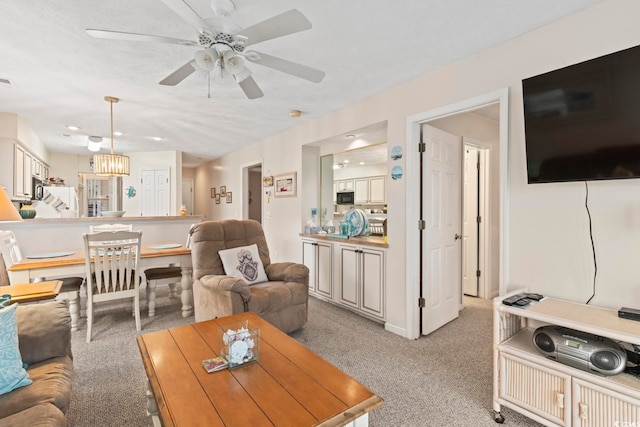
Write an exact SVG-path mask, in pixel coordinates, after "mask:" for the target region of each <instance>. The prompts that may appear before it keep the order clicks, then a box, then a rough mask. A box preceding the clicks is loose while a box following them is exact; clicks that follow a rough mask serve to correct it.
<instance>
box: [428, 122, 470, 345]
mask: <svg viewBox="0 0 640 427" xmlns="http://www.w3.org/2000/svg"><path fill="white" fill-rule="evenodd" d="M422 141H423V142H424V143H425V153H424V154H423V174H422V176H423V178H422V204H423V205H422V211H423V215H424V216H423V219H424V220H425V221H426V228H425V230H424V232H423V234H424V236H423V241H422V248H421V249H422V259H421V263H422V287H423V288H422V295H423V297H424V299H425V306H424V308H423V309H422V333H423V334H425V335H426V334H429V333H431V332H433V331H435V330H436V329H438V328H439V327H441V326H443V325H444V324H446V323H448V322H450V321H451V320H453V319H455V318H456V317H458V309H459V301H460V269H461V268H460V265H461V244H460V238H459V236H460V234H461V231H462V230H461V228H462V227H461V225H462V218H461V217H462V212H461V199H462V195H461V192H462V190H461V185H460V175H461V172H462V169H461V162H462V159H461V155H460V145H461V143H460V139H459V138H458V137H457V136H455V135H452V134H449V133H447V132H444V131H442V130H439V129H437V128H434V127H432V126H429V125H426V124H425V125H422Z"/></svg>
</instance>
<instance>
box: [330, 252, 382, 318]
mask: <svg viewBox="0 0 640 427" xmlns="http://www.w3.org/2000/svg"><path fill="white" fill-rule="evenodd" d="M338 253H339V256H340V259H339V268H338V271H339V274H340V277H339V290H340V291H339V296H338V302H340V303H341V304H343V305H346V306H348V307H351V308H354V309H356V310H358V311H360V312H362V313H364V314H366V315H368V316H373V317H376V318H378V319H384V318H385V313H384V287H385V286H384V285H385V271H384V269H385V261H384V256H385V253H384V251H380V250H376V249H371V248H368V247H363V246H355V245H347V244H340V245H338Z"/></svg>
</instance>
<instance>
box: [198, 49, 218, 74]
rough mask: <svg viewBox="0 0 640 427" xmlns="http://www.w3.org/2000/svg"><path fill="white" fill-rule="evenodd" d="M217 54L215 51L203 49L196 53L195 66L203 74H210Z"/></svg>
mask: <svg viewBox="0 0 640 427" xmlns="http://www.w3.org/2000/svg"><path fill="white" fill-rule="evenodd" d="M217 60H218V52H216V50H215V49H211V48H209V49H204V50H199V51H197V52H196V56H195V61H196V65H197V66H198V67H199V68H200V69H201V70H202V71H205V72H211V71H213V70H214V68H215V67H216V61H217Z"/></svg>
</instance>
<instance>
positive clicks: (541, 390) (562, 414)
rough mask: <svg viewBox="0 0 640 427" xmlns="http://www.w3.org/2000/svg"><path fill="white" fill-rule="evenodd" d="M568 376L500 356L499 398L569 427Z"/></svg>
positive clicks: (505, 355) (506, 355) (569, 391)
mask: <svg viewBox="0 0 640 427" xmlns="http://www.w3.org/2000/svg"><path fill="white" fill-rule="evenodd" d="M570 385H571V377H570V376H569V375H566V374H563V373H561V372H557V371H554V370H552V369H548V368H546V367H544V366H542V365H536V364H534V363H531V362H528V361H526V360H523V359H520V358H518V357H514V356H511V355H510V354H505V353H501V354H500V397H501V398H502V399H504V400H506V401H509V402H511V403H513V404H515V405H518V406H519V407H521V408H523V409H525V410H526V411H529V412H531V413H533V414H536V415H538V416H540V417H542V418H545V419H547V420H549V421H551V422H553V423H555V424H557V425H560V426H567V427H568V426H570V425H571V410H570V408H571V386H570Z"/></svg>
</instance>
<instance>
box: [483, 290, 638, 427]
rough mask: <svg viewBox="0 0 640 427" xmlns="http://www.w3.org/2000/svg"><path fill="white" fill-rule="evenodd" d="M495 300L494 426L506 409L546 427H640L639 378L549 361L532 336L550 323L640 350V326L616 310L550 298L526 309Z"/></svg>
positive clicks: (501, 298)
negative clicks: (629, 344)
mask: <svg viewBox="0 0 640 427" xmlns="http://www.w3.org/2000/svg"><path fill="white" fill-rule="evenodd" d="M519 292H523V290H519V291H516V292H513V293H510V294H507V295H503V296H500V297H497V298H495V299H494V302H493V307H494V309H493V312H494V334H493V335H494V338H493V339H494V343H493V344H494V384H493V409H494V412H495V421H496V422H497V423H502V422H504V417H503V416H502V414H501V413H500V409H501V406H506V407H508V408H511V409H513V410H515V411H517V412H520V413H522V414H523V415H525V416H527V417H529V418H531V419H533V420H535V421H537V422H539V423H542V424H544V425H546V426H567V427H568V426H578V427H586V426H589V427H611V426H617V425H620V426H623V425H625V426H627V425H628V426H631V425H633V426H640V379H639V378H636V377H635V376H632V375H630V374H626V373H621V374H618V375H613V376H600V375H596V374H593V373H590V372H586V371H582V370H579V369H576V368H573V367H571V366H567V365H564V364H562V363H559V362H556V361H554V360H550V359H547V358H546V357H544V356H543V355H542V354H541V353H540V352H538V350H537V349H536V348H535V346H534V345H533V340H532V336H533V332H534V330H535V329H536V328H537V327H538V326H541V325H545V324H551V325H558V326H564V327H567V328H571V329H576V330H579V331H584V332H588V333H592V334H596V335H600V336H603V337H607V338H611V339H613V340H616V341H624V342H627V343H632V344H639V345H640V323H638V322H635V321H633V320H627V319H620V318H619V317H618V316H617V312H616V310H611V309H605V308H599V307H593V306H590V305H585V304H580V303H574V302H568V301H563V300H558V299H553V298H545V299H543V300H541V301H540V302H537V303H534V304H531V305H529V306H526V307H525V308H520V307H514V306H507V305H504V304H502V300H503V299H504V298H507V297H509V296H511V295H514V294H517V293H519Z"/></svg>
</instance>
